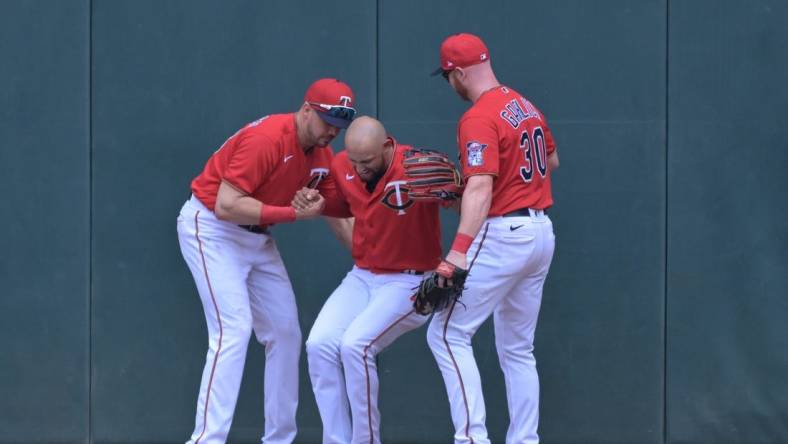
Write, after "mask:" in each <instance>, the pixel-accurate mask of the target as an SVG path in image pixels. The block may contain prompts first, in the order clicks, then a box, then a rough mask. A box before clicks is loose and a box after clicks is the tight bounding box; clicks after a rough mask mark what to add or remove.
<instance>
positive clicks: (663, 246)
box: [0, 0, 788, 444]
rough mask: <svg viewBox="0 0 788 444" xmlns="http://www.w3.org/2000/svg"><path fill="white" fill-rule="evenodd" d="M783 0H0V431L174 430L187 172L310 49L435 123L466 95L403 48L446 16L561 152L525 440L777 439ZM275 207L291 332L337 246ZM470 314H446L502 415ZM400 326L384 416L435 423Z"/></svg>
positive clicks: (192, 314)
mask: <svg viewBox="0 0 788 444" xmlns="http://www.w3.org/2000/svg"><path fill="white" fill-rule="evenodd" d="M786 19H788V6H786V4H785V3H784V2H780V1H778V0H754V1H752V2H734V1H732V0H720V1H716V0H693V1H689V0H674V1H669V0H644V1H639V2H632V1H627V0H600V1H597V2H588V1H583V0H557V1H554V2H532V1H528V2H512V1H502V0H496V1H491V2H484V3H481V2H476V1H470V0H459V1H449V0H435V1H429V2H422V1H417V0H399V1H383V0H378V1H377V2H373V1H367V0H355V1H351V2H342V3H337V4H332V6H331V7H325V6H324V5H322V4H318V3H316V2H312V1H307V0H298V1H291V2H275V1H271V0H265V1H252V0H245V1H240V0H239V1H232V2H221V3H219V2H212V1H184V0H175V1H168V2H159V1H153V0H142V1H116V0H92V1H71V2H58V1H54V0H50V1H45V0H30V1H10V0H9V1H4V2H0V57H1V58H0V85H2V86H3V90H2V91H3V92H2V94H0V99H1V100H2V101H1V103H0V104H1V105H2V106H0V141H2V149H0V165H1V166H2V172H3V174H1V175H0V181H1V182H0V183H2V185H3V186H4V187H5V189H7V190H10V192H8V193H6V201H5V205H3V206H2V208H3V210H2V213H0V214H2V216H3V218H4V220H5V222H6V223H5V224H4V225H3V228H4V229H3V230H2V231H1V232H0V248H2V251H3V252H4V254H3V256H2V259H0V282H2V284H3V289H4V292H3V294H2V297H0V313H2V314H0V349H1V350H3V352H2V354H0V393H2V394H3V396H0V443H12V442H13V443H20V442H52V443H55V442H89V440H90V439H91V437H92V441H93V442H97V443H109V442H156V443H164V442H183V441H185V440H186V439H187V437H188V435H189V433H190V431H191V427H192V426H193V421H194V408H195V401H196V396H197V388H198V384H199V379H200V372H201V369H202V365H203V362H204V356H205V349H206V343H207V341H206V338H207V336H206V331H205V326H204V319H203V313H202V307H201V305H200V302H199V299H198V298H197V294H196V289H195V288H194V283H193V282H192V279H191V276H190V274H189V272H188V269H187V267H186V265H185V263H184V262H183V259H182V258H181V256H180V252H179V250H178V243H177V237H176V232H175V218H176V216H177V213H178V210H179V208H180V206H181V205H182V204H183V202H184V201H185V200H186V198H187V197H188V193H189V191H188V188H189V182H190V181H191V179H192V178H193V177H194V176H195V175H196V174H198V173H199V171H200V170H201V168H202V167H203V165H204V163H205V161H206V160H207V158H208V157H209V156H210V155H211V153H213V151H214V150H215V149H217V148H218V147H219V146H220V145H221V143H222V142H223V141H224V140H225V139H226V138H227V137H228V136H229V135H230V134H232V133H233V132H235V131H236V130H237V129H238V128H239V127H241V126H242V125H243V124H245V123H246V122H249V121H251V120H253V119H255V118H257V117H260V116H262V115H265V114H268V113H275V112H288V111H293V110H295V109H296V108H297V107H298V106H299V104H300V102H301V100H302V96H303V91H304V89H305V88H306V86H308V84H309V83H310V82H311V81H312V80H314V79H316V78H318V77H323V76H335V77H340V78H342V79H344V80H346V81H347V82H348V83H349V84H351V86H353V88H354V90H355V92H356V95H357V98H358V104H359V108H360V111H361V112H362V113H363V114H372V115H378V116H379V117H380V118H381V119H382V121H383V122H384V123H385V124H386V126H387V128H388V129H389V131H390V132H391V133H392V135H394V136H395V137H397V138H398V139H399V140H400V141H401V142H403V143H409V144H415V145H419V146H424V147H431V148H438V149H441V150H444V151H447V152H450V153H454V152H456V148H455V146H454V144H455V127H456V122H457V119H458V118H459V116H460V115H461V114H462V113H463V111H464V110H465V109H466V108H467V104H466V103H463V102H462V101H460V100H459V98H457V96H456V95H455V94H454V93H453V92H452V91H451V89H450V88H449V87H448V86H447V85H446V84H445V83H444V82H443V80H442V79H441V78H439V77H438V78H431V77H429V76H428V73H429V72H430V71H432V70H433V69H434V68H435V67H436V66H437V63H438V61H437V60H438V46H439V44H440V42H441V40H442V39H443V38H444V37H446V36H447V35H448V34H450V33H453V32H457V31H470V32H474V33H477V34H479V35H481V36H482V37H483V38H484V39H485V40H486V42H487V43H488V45H489V47H490V50H491V54H492V61H493V66H494V67H495V69H496V72H497V73H498V76H499V78H500V80H501V81H502V82H504V83H506V84H508V85H510V86H512V87H514V88H515V89H517V90H519V91H520V92H522V93H523V94H524V95H526V96H527V97H529V98H530V99H532V100H533V102H534V103H535V104H536V105H537V106H538V107H540V108H541V109H542V111H544V113H545V114H546V115H547V118H548V120H549V122H550V124H551V127H552V129H553V132H554V134H555V136H556V139H557V142H558V148H559V153H560V155H561V163H562V165H561V167H560V169H559V170H557V171H556V172H555V174H554V192H555V197H556V206H555V207H554V208H553V209H552V211H551V212H550V216H551V218H552V219H553V221H554V224H555V228H556V234H557V237H558V241H557V242H558V243H557V250H556V256H555V259H554V262H553V267H552V271H551V274H550V276H549V278H548V283H547V286H546V289H545V297H544V303H543V308H542V313H541V318H540V326H539V329H538V330H537V343H536V347H537V348H536V355H537V360H538V365H539V370H540V375H541V380H542V422H541V429H540V431H541V435H542V437H543V440H544V442H550V443H557V444H563V443H566V444H568V443H583V444H595V443H605V444H607V443H662V442H666V443H672V444H700V443H703V444H706V443H715V444H716V443H719V444H726V443H737V444H745V443H770V444H777V443H785V442H788V416H787V415H786V413H785V412H786V411H788V385H787V384H786V383H785V380H786V379H785V375H786V374H788V354H787V353H786V350H788V340H787V339H786V337H788V328H786V327H785V325H786V322H785V319H786V316H787V315H788V303H787V302H786V298H785V296H786V293H787V291H786V288H788V277H786V273H785V270H787V269H788V232H787V231H786V222H785V219H786V216H788V204H787V203H786V202H788V198H786V190H788V179H786V175H785V174H784V172H783V171H784V170H786V169H787V168H788V154H786V153H788V147H786V143H785V139H786V138H787V137H786V136H788V134H786V131H787V130H786V128H787V127H786V125H785V121H786V116H788V92H786V91H787V90H786V87H785V80H784V79H786V78H788V59H786V54H788V43H787V42H788V30H786V29H787V28H786V26H785V23H786ZM666 104H667V106H666ZM342 137H343V135H340V137H339V138H338V139H337V141H336V143H335V144H334V147H335V148H336V149H337V150H338V149H340V148H341V147H342V146H343V141H342ZM444 215H445V216H446V217H445V218H444V233H443V237H444V241H445V244H446V246H448V242H449V241H450V239H451V237H452V235H453V231H454V229H455V228H456V223H457V217H456V215H454V214H451V213H445V214H444ZM275 232H276V234H275V235H276V237H277V239H278V244H279V247H280V250H281V251H282V255H283V257H284V259H285V262H286V264H287V266H288V269H289V272H290V275H291V278H292V280H293V283H294V286H295V290H296V293H297V296H298V298H299V311H300V316H301V326H302V331H303V333H304V336H306V334H307V333H308V331H309V328H310V327H311V324H312V322H313V321H314V319H315V317H316V315H317V312H318V310H319V309H320V307H321V305H322V302H323V301H324V300H325V298H326V297H327V296H328V295H329V293H330V292H331V291H332V290H333V288H335V286H336V285H337V284H338V282H339V281H340V279H341V278H342V276H343V275H344V274H345V273H346V272H347V270H348V269H349V268H350V266H351V261H350V258H349V255H348V254H347V253H346V252H345V251H344V250H343V249H342V247H340V246H339V244H338V243H337V242H336V241H335V240H334V239H333V236H332V235H331V233H330V232H329V230H328V229H327V228H326V226H325V224H324V223H323V222H322V221H311V222H306V223H298V224H293V225H286V226H281V227H277V228H276V230H275ZM666 284H667V285H666ZM490 327H491V325H490V324H489V323H488V324H485V326H484V327H483V328H482V329H481V330H480V331H479V333H478V334H477V335H476V337H475V339H474V341H475V344H476V356H477V360H478V362H479V365H480V368H481V370H482V374H483V376H484V378H485V379H484V381H485V395H486V399H487V404H488V414H487V417H488V426H489V429H490V433H491V436H492V438H493V440H494V442H502V441H503V439H504V434H505V430H506V426H507V422H508V417H507V414H506V403H505V398H504V386H503V378H502V375H501V373H500V369H499V366H498V363H497V356H496V354H495V350H494V346H493V337H492V329H491V328H490ZM424 334H425V329H424V328H422V329H419V330H417V331H415V332H412V333H410V334H408V335H406V336H405V337H403V338H402V339H401V340H399V341H398V342H396V343H395V344H394V345H393V346H392V347H391V348H390V349H389V350H387V351H386V352H384V353H383V354H382V355H381V356H380V358H379V364H380V374H381V410H382V413H383V426H382V435H383V440H384V441H385V442H391V443H395V442H418V443H428V442H447V441H448V440H449V439H450V438H449V437H450V434H451V424H450V419H449V411H448V405H447V401H446V395H445V390H444V387H443V383H442V380H441V378H440V374H439V372H438V370H437V368H436V366H435V364H434V361H433V358H432V356H431V353H430V352H429V350H428V348H427V346H426V342H425V338H424ZM666 351H667V354H666V353H665V352H666ZM305 369H306V365H305V359H304V360H302V370H303V371H302V373H301V406H300V409H299V413H298V415H299V417H298V419H299V427H300V433H299V436H298V442H303V443H314V442H318V441H319V437H320V421H319V417H318V414H317V409H316V406H315V402H314V397H313V395H312V392H311V388H310V385H309V380H308V377H307V374H306V371H305ZM262 374H263V351H262V348H261V347H260V346H259V345H258V344H257V343H256V342H253V345H252V347H250V353H249V358H248V361H247V367H246V372H245V378H244V383H243V387H242V391H241V396H240V399H239V403H238V408H237V412H236V416H235V421H234V424H233V429H232V431H231V436H230V442H249V443H251V442H259V437H260V434H261V432H262V429H263V421H262V418H263V406H262V390H263V384H262Z"/></svg>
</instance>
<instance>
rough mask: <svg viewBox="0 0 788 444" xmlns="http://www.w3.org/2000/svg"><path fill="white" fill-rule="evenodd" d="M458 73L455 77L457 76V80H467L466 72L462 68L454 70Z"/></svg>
mask: <svg viewBox="0 0 788 444" xmlns="http://www.w3.org/2000/svg"><path fill="white" fill-rule="evenodd" d="M454 71H455V72H456V74H455V76H457V80H460V81H464V80H465V70H464V69H462V68H454Z"/></svg>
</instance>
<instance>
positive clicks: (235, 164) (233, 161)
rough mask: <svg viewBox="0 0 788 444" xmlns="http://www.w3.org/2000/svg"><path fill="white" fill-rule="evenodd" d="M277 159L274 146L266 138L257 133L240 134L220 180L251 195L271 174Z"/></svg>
mask: <svg viewBox="0 0 788 444" xmlns="http://www.w3.org/2000/svg"><path fill="white" fill-rule="evenodd" d="M277 158H278V156H277V155H276V146H275V145H274V143H273V142H271V140H270V139H268V137H266V136H264V135H262V134H259V133H248V132H245V133H243V134H240V135H239V137H238V142H237V145H236V147H235V150H233V152H232V154H231V155H230V159H229V160H228V162H227V167H226V168H225V169H224V172H223V173H222V180H226V181H227V182H229V183H230V184H232V185H233V186H234V187H236V188H237V189H239V190H241V191H243V192H245V193H247V194H252V193H254V191H255V190H256V189H257V188H258V187H259V186H260V184H262V182H263V179H264V178H265V177H266V176H268V175H269V174H271V172H272V171H273V169H274V165H276V162H275V159H277Z"/></svg>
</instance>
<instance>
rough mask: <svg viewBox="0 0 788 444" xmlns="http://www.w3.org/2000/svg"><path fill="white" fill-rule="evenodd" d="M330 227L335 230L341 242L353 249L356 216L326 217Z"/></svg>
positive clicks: (350, 249)
mask: <svg viewBox="0 0 788 444" xmlns="http://www.w3.org/2000/svg"><path fill="white" fill-rule="evenodd" d="M324 219H325V221H326V223H327V224H328V227H329V228H331V231H333V232H334V236H336V237H337V239H339V242H340V243H341V244H342V245H344V246H345V248H347V249H348V251H353V222H354V221H355V219H354V218H352V217H351V218H343V219H338V218H333V217H324Z"/></svg>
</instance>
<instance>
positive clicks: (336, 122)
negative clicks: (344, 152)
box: [317, 111, 350, 129]
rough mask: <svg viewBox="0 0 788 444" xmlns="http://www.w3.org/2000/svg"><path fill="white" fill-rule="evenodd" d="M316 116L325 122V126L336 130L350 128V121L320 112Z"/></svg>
mask: <svg viewBox="0 0 788 444" xmlns="http://www.w3.org/2000/svg"><path fill="white" fill-rule="evenodd" d="M317 115H318V116H320V118H321V119H323V122H326V123H327V124H329V125H331V126H335V127H337V128H342V129H345V128H347V127H349V126H350V120H346V119H340V118H339V117H334V116H329V115H328V114H326V113H323V112H320V111H318V112H317Z"/></svg>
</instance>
